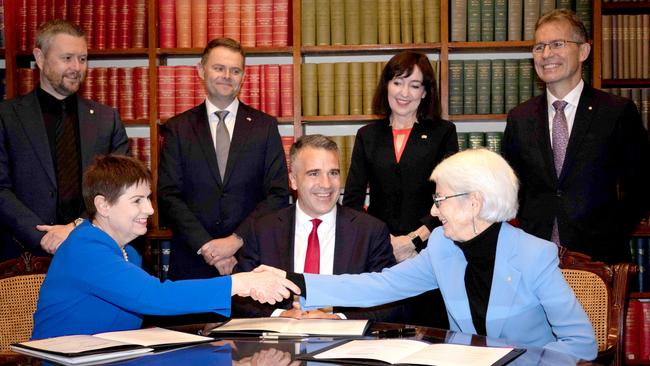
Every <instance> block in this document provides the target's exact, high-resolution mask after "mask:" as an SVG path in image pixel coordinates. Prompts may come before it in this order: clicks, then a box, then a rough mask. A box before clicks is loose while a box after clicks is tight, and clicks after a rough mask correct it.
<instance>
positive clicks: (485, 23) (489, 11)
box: [481, 0, 494, 41]
mask: <svg viewBox="0 0 650 366" xmlns="http://www.w3.org/2000/svg"><path fill="white" fill-rule="evenodd" d="M481 41H494V0H482V1H481Z"/></svg>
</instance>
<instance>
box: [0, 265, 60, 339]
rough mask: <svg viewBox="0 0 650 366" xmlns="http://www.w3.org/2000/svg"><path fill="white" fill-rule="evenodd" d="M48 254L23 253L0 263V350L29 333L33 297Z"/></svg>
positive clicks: (31, 322)
mask: <svg viewBox="0 0 650 366" xmlns="http://www.w3.org/2000/svg"><path fill="white" fill-rule="evenodd" d="M49 264H50V258H46V257H34V256H32V255H31V254H30V253H24V254H23V255H22V256H21V257H20V258H17V259H10V260H8V261H5V262H2V263H0V352H6V351H9V345H10V344H12V343H15V342H22V341H26V340H28V339H29V338H30V337H31V335H32V328H33V327H34V320H33V318H32V316H33V314H34V311H36V301H37V300H38V292H39V290H40V288H41V284H42V283H43V280H44V279H45V272H47V268H48V266H49Z"/></svg>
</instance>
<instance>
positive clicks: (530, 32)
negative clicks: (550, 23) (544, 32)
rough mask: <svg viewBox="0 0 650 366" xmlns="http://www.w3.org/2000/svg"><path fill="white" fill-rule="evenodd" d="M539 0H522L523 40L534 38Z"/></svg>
mask: <svg viewBox="0 0 650 366" xmlns="http://www.w3.org/2000/svg"><path fill="white" fill-rule="evenodd" d="M539 2H540V0H524V28H523V32H524V34H523V37H524V40H525V41H527V40H530V39H533V38H535V23H537V19H539V10H540V9H539V7H540V3H539Z"/></svg>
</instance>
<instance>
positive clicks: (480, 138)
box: [468, 132, 485, 149]
mask: <svg viewBox="0 0 650 366" xmlns="http://www.w3.org/2000/svg"><path fill="white" fill-rule="evenodd" d="M468 147H469V148H470V149H480V148H482V147H485V133H483V132H470V133H469V146H468Z"/></svg>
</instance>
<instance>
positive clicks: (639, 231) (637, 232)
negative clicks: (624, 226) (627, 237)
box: [632, 224, 650, 236]
mask: <svg viewBox="0 0 650 366" xmlns="http://www.w3.org/2000/svg"><path fill="white" fill-rule="evenodd" d="M632 236H650V225H647V224H645V225H641V224H640V225H639V226H637V227H636V229H634V232H633V233H632Z"/></svg>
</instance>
